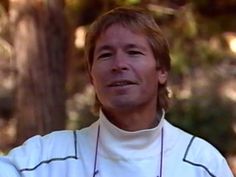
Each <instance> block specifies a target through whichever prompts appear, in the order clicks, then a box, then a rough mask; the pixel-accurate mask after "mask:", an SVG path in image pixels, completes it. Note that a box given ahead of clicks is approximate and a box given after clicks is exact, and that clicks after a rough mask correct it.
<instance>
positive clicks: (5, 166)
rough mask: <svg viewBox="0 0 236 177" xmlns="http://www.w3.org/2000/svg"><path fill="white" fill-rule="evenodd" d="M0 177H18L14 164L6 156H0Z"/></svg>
mask: <svg viewBox="0 0 236 177" xmlns="http://www.w3.org/2000/svg"><path fill="white" fill-rule="evenodd" d="M0 177H20V173H19V171H18V169H17V168H16V166H14V164H13V163H12V162H11V161H10V160H9V159H8V158H6V157H0Z"/></svg>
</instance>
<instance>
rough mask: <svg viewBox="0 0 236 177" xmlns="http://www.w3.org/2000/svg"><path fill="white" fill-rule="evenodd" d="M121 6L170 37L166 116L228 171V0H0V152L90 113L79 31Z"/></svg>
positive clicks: (232, 63)
mask: <svg viewBox="0 0 236 177" xmlns="http://www.w3.org/2000/svg"><path fill="white" fill-rule="evenodd" d="M130 5H133V6H141V7H144V8H147V9H149V10H150V11H151V12H152V13H153V15H154V16H155V18H156V21H157V22H158V24H159V25H160V26H161V28H162V30H163V33H164V34H165V36H166V37H167V39H168V41H169V45H170V52H171V58H172V71H171V74H170V80H169V90H170V97H171V109H170V110H169V111H168V113H167V119H168V120H169V121H170V122H172V123H173V124H175V125H177V126H179V127H181V128H182V129H184V130H186V131H188V132H190V133H193V134H195V135H197V136H200V137H202V138H204V139H206V140H208V141H209V142H210V143H211V144H213V145H214V146H216V147H217V148H218V149H219V150H220V152H221V153H222V154H223V155H224V156H225V157H226V158H227V160H228V162H229V163H230V166H231V168H232V169H233V171H234V174H236V20H235V18H236V1H235V0H0V154H5V153H7V152H8V151H9V150H10V149H12V148H13V147H15V146H17V145H19V144H21V143H22V142H24V141H25V140H26V139H27V138H29V137H31V136H33V135H35V134H41V135H44V134H47V133H49V132H51V131H55V130H61V129H80V128H83V127H86V126H88V125H89V124H91V123H92V122H93V121H95V120H96V119H97V118H96V117H95V116H94V115H93V114H92V113H91V107H92V105H93V101H94V100H93V96H94V93H93V88H92V87H91V85H90V83H89V80H88V74H87V70H86V69H87V66H86V61H85V60H84V53H83V48H84V37H85V33H86V29H87V28H88V26H89V25H90V24H91V22H92V21H93V20H94V19H95V18H96V17H97V16H98V15H100V14H102V13H104V12H106V11H108V10H110V9H112V8H114V7H117V6H130Z"/></svg>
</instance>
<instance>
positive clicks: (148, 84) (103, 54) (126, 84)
mask: <svg viewBox="0 0 236 177" xmlns="http://www.w3.org/2000/svg"><path fill="white" fill-rule="evenodd" d="M90 77H91V81H92V84H93V86H94V88H95V92H96V94H97V96H98V99H99V101H100V102H101V104H102V108H103V109H104V110H107V111H108V110H115V111H122V110H123V111H124V110H135V109H142V108H146V107H150V106H151V107H153V108H155V109H156V101H157V90H158V81H159V77H160V71H158V70H157V69H156V61H155V58H154V56H153V52H152V50H151V48H150V45H149V44H148V42H147V39H146V37H145V35H144V34H141V33H134V32H132V31H131V30H129V29H127V28H125V27H122V26H121V25H118V24H114V25H112V26H110V27H109V28H108V29H107V30H106V31H105V32H103V33H102V34H101V35H100V36H99V38H98V40H97V41H96V45H95V50H94V58H93V65H92V68H91V72H90Z"/></svg>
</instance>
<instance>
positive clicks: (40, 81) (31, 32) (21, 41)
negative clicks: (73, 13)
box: [10, 0, 67, 144]
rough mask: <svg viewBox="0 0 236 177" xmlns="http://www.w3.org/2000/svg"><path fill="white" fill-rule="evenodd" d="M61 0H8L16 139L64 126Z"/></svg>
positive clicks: (18, 141) (64, 31) (64, 44)
mask: <svg viewBox="0 0 236 177" xmlns="http://www.w3.org/2000/svg"><path fill="white" fill-rule="evenodd" d="M63 6H64V3H63V0H48V1H45V0H37V1H36V0H11V1H10V19H11V22H13V24H14V34H13V43H14V48H15V58H16V68H17V71H18V73H17V93H16V107H17V110H16V117H17V119H18V124H17V142H16V144H21V143H22V142H23V141H25V140H26V139H27V138H29V137H31V136H33V135H35V134H41V135H43V134H46V133H49V132H51V131H54V130H58V129H64V127H65V120H66V113H65V56H66V45H67V36H66V29H65V26H66V25H65V17H64V14H63Z"/></svg>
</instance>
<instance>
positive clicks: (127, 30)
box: [95, 24, 150, 49]
mask: <svg viewBox="0 0 236 177" xmlns="http://www.w3.org/2000/svg"><path fill="white" fill-rule="evenodd" d="M125 44H135V45H141V46H143V47H145V46H146V47H150V46H149V44H148V41H147V36H146V35H145V34H144V33H143V32H141V30H136V29H132V28H131V27H126V26H123V25H120V24H113V25H111V26H109V27H108V28H107V29H105V30H104V31H103V32H101V34H100V35H99V36H98V38H97V40H96V43H95V49H96V48H99V47H100V46H103V45H111V46H113V45H125Z"/></svg>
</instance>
